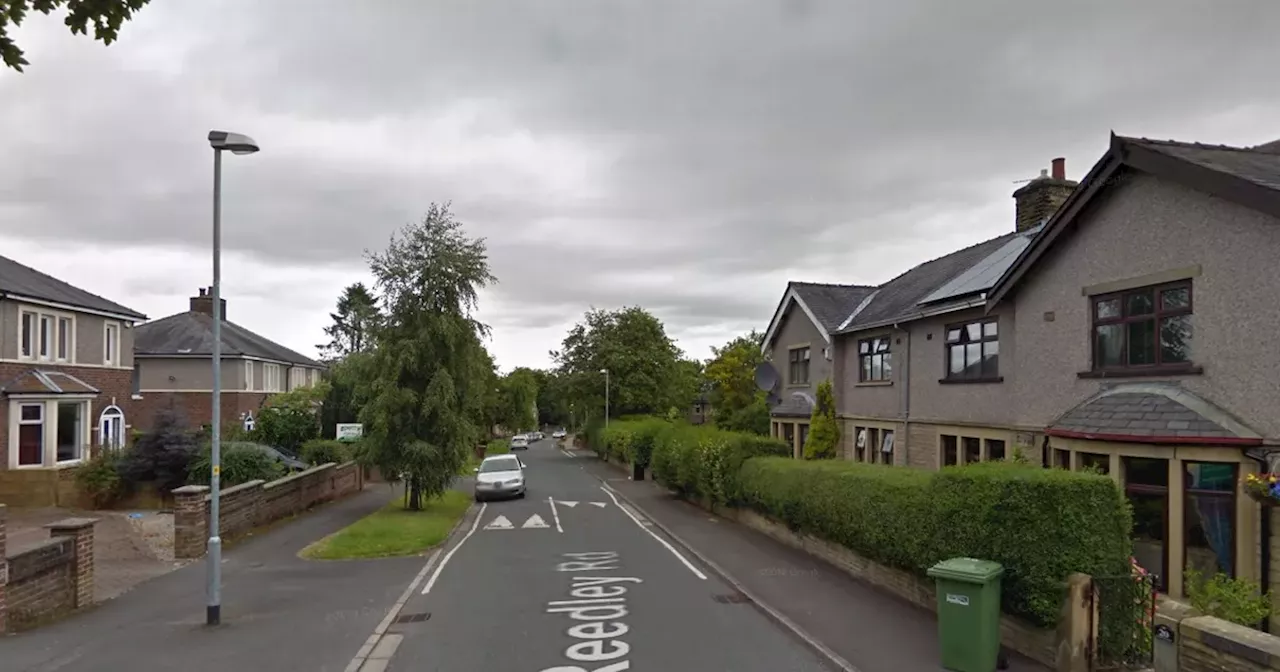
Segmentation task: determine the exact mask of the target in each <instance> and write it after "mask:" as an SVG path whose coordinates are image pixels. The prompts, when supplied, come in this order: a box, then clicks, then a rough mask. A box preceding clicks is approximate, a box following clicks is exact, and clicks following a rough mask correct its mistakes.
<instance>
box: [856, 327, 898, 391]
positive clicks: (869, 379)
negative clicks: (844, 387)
mask: <svg viewBox="0 0 1280 672" xmlns="http://www.w3.org/2000/svg"><path fill="white" fill-rule="evenodd" d="M881 342H883V345H884V349H883V350H882V349H880V347H879V346H880V344H881ZM864 345H865V346H866V351H865V352H864V351H863V346H864ZM877 357H878V358H880V373H881V377H879V378H875V377H873V374H872V372H873V371H874V370H875V359H876V358H877ZM864 361H866V362H867V364H865V365H864V364H863V362H864ZM886 363H887V364H888V365H889V367H888V369H889V372H888V373H885V364H886ZM858 382H859V383H891V382H893V336H892V335H891V334H885V335H883V336H872V337H870V338H861V339H858Z"/></svg>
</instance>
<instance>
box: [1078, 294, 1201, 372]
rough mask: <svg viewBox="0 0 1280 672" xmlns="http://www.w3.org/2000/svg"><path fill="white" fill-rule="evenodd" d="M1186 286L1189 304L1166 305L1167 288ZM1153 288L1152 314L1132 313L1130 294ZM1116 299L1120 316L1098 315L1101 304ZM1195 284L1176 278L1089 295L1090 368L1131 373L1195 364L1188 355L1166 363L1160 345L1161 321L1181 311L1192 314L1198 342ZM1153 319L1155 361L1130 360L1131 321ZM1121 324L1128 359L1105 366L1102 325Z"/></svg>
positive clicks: (1124, 351)
mask: <svg viewBox="0 0 1280 672" xmlns="http://www.w3.org/2000/svg"><path fill="white" fill-rule="evenodd" d="M1184 288H1185V289H1186V290H1187V305H1186V307H1185V308H1177V309H1173V310H1166V309H1164V292H1165V291H1167V290H1170V289H1184ZM1144 292H1151V294H1152V311H1151V313H1149V314H1144V315H1140V316H1134V315H1129V314H1128V312H1129V305H1128V299H1129V297H1131V296H1133V295H1135V294H1139V293H1144ZM1112 300H1116V301H1119V303H1120V316H1119V317H1115V318H1105V319H1101V320H1100V319H1098V305H1099V304H1101V303H1103V302H1106V301H1112ZM1195 305H1196V302H1195V288H1194V287H1193V283H1192V281H1191V280H1190V279H1185V280H1175V281H1173V282H1162V283H1159V284H1155V285H1144V286H1142V287H1133V288H1131V289H1124V290H1120V291H1116V292H1108V293H1106V294H1098V295H1095V296H1090V297H1089V356H1090V372H1092V373H1127V372H1137V373H1142V372H1147V371H1154V372H1160V371H1171V370H1179V369H1192V368H1195V361H1194V358H1191V357H1188V359H1187V361H1185V362H1174V363H1165V362H1163V361H1161V360H1162V359H1163V353H1162V348H1161V347H1160V322H1161V321H1162V320H1164V319H1165V318H1169V317H1178V316H1180V315H1188V316H1191V317H1192V320H1193V322H1192V325H1193V326H1192V329H1193V331H1192V336H1191V342H1192V343H1194V342H1195V332H1194V318H1195ZM1148 320H1150V321H1151V322H1153V323H1154V325H1155V329H1154V331H1153V334H1154V343H1153V345H1154V355H1155V358H1154V362H1153V363H1151V364H1129V363H1128V360H1129V329H1128V325H1130V324H1134V323H1137V322H1145V321H1148ZM1110 325H1120V326H1121V328H1122V329H1121V332H1122V334H1123V342H1122V345H1121V350H1122V352H1123V353H1124V359H1125V363H1124V364H1121V365H1118V366H1103V365H1102V363H1101V362H1100V361H1099V359H1098V328H1099V327H1102V326H1110Z"/></svg>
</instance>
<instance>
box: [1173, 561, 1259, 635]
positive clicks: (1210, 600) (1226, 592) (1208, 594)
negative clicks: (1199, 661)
mask: <svg viewBox="0 0 1280 672" xmlns="http://www.w3.org/2000/svg"><path fill="white" fill-rule="evenodd" d="M1186 577H1187V598H1188V599H1190V600H1191V606H1193V607H1195V608H1196V610H1197V611H1199V612H1200V613H1202V614H1204V615H1206V616H1214V617H1217V618H1221V619H1222V620H1224V621H1231V622H1232V623H1236V624H1239V625H1244V626H1248V627H1251V628H1253V627H1257V626H1258V624H1259V623H1261V622H1262V619H1264V618H1266V617H1268V616H1270V615H1271V596H1269V595H1267V594H1266V593H1264V592H1262V590H1261V589H1260V588H1259V587H1258V584H1257V582H1254V581H1249V580H1247V579H1233V578H1231V577H1230V576H1228V575H1226V574H1223V573H1221V572H1219V573H1216V574H1214V575H1213V576H1211V577H1207V578H1206V577H1205V576H1204V575H1203V574H1201V573H1200V572H1199V571H1197V570H1195V569H1187V570H1186Z"/></svg>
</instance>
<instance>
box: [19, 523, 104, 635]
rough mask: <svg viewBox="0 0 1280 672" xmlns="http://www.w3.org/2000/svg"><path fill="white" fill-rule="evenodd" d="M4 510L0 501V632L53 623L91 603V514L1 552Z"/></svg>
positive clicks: (56, 525) (55, 527) (51, 528)
mask: <svg viewBox="0 0 1280 672" xmlns="http://www.w3.org/2000/svg"><path fill="white" fill-rule="evenodd" d="M5 517H6V509H5V506H4V505H3V504H0V634H3V633H5V632H16V631H18V630H25V629H28V628H32V627H35V626H37V625H40V624H42V623H47V622H49V621H52V620H54V619H56V618H58V617H60V616H62V615H64V614H67V613H69V612H71V611H74V610H76V609H79V608H81V607H87V606H89V605H91V604H93V525H94V523H95V522H96V520H95V519H93V518H68V519H66V520H61V521H58V522H56V523H53V524H51V525H47V526H46V527H48V528H49V535H50V539H49V540H48V541H46V542H44V543H41V544H39V545H37V546H34V547H31V548H27V549H24V550H23V551H22V552H18V553H11V552H7V551H6V533H5Z"/></svg>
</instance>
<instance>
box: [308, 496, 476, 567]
mask: <svg viewBox="0 0 1280 672" xmlns="http://www.w3.org/2000/svg"><path fill="white" fill-rule="evenodd" d="M469 506H471V496H470V495H468V494H467V493H465V492H458V491H457V490H446V491H445V493H444V494H443V495H441V496H440V498H438V499H433V500H430V501H428V502H426V503H425V504H424V506H423V509H422V510H421V511H406V510H405V509H404V500H403V499H402V498H397V499H396V500H395V501H393V502H391V503H390V504H387V505H386V506H384V507H382V508H381V509H379V510H378V511H375V512H374V513H371V514H369V515H367V516H365V517H364V518H361V519H360V520H357V521H356V522H354V523H352V524H350V525H348V526H347V527H345V528H343V529H342V530H340V531H338V532H336V533H334V534H331V535H329V536H327V537H325V538H324V539H321V540H320V541H317V542H316V543H314V544H311V545H310V546H308V547H306V548H304V549H302V553H301V555H302V557H304V558H307V559H309V560H351V559H357V558H389V557H393V556H398V555H415V554H417V553H421V552H422V551H425V550H427V549H428V548H431V547H432V546H435V545H437V544H440V543H441V542H443V541H444V540H445V537H447V536H448V535H449V532H450V531H451V530H453V526H454V525H456V524H457V522H458V519H459V518H461V517H462V514H463V513H465V512H466V510H467V507H469Z"/></svg>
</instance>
